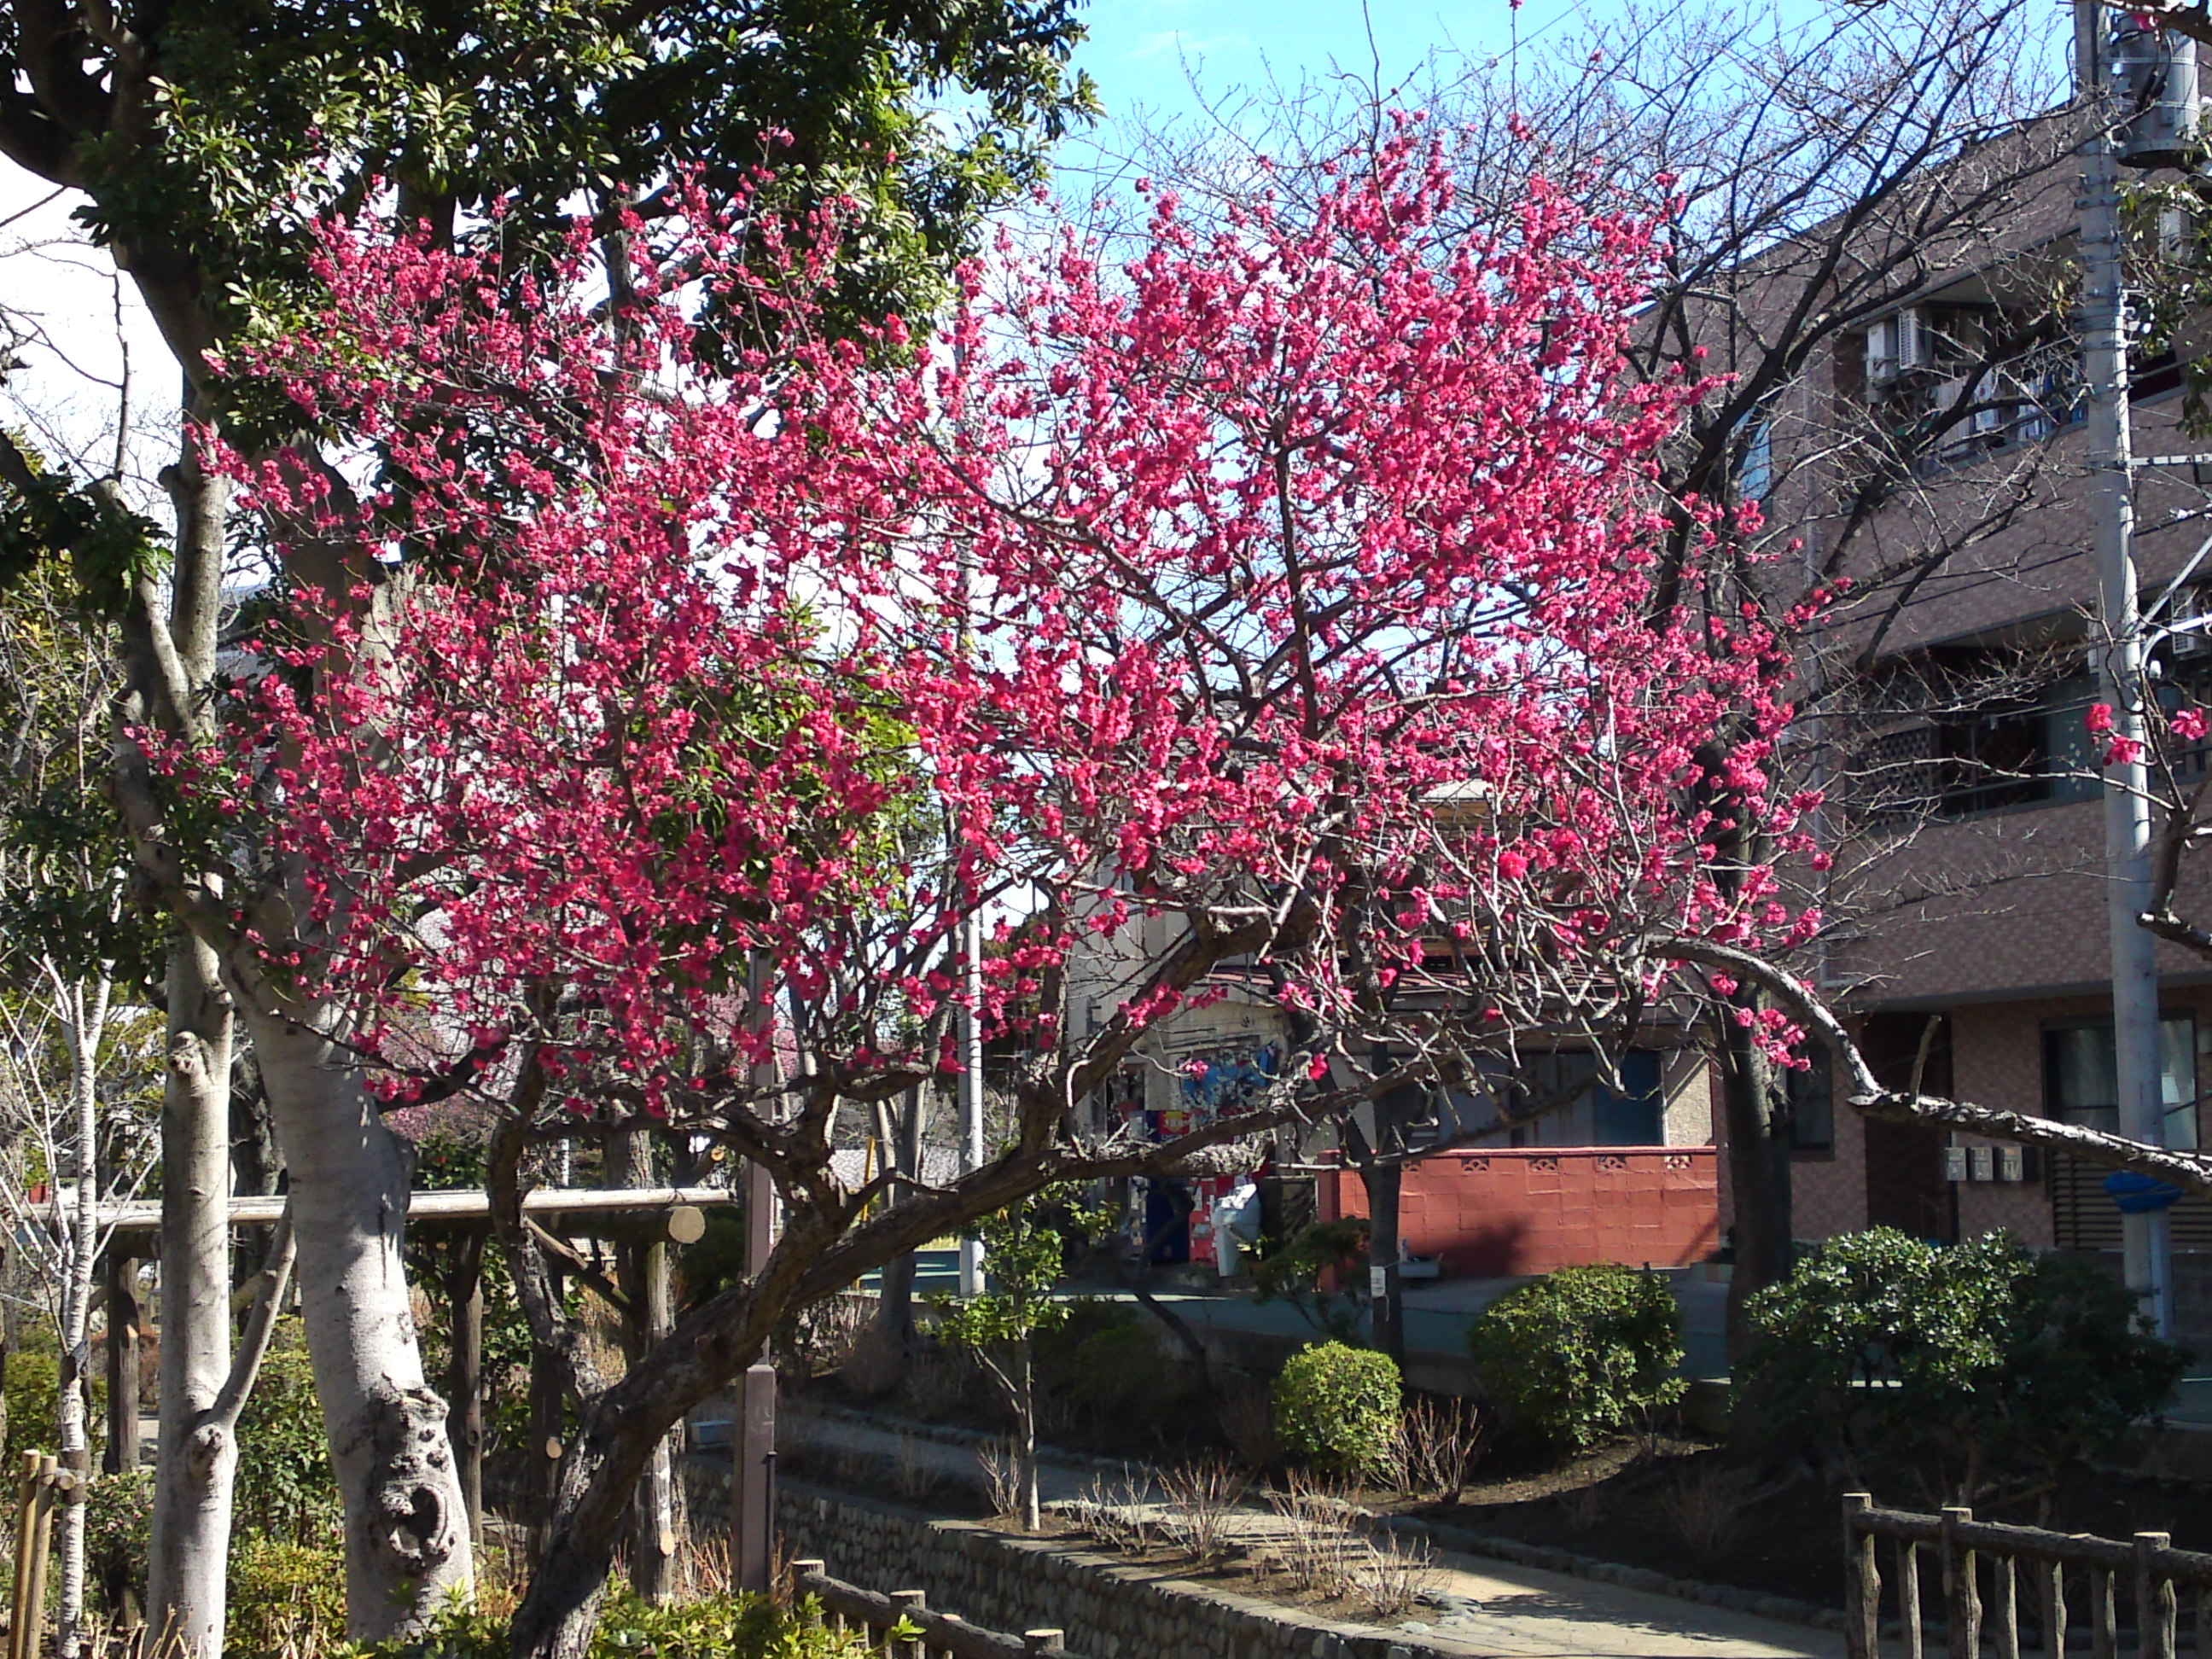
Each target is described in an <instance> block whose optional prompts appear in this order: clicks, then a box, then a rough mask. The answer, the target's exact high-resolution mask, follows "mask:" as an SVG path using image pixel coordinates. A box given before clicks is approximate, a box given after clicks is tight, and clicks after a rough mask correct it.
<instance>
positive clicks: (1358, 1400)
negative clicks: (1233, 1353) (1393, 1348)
mask: <svg viewBox="0 0 2212 1659" xmlns="http://www.w3.org/2000/svg"><path fill="white" fill-rule="evenodd" d="M1398 1397H1399V1384H1398V1367H1397V1364H1396V1363H1395V1361H1393V1360H1392V1359H1391V1358H1390V1356H1389V1355H1388V1354H1383V1353H1375V1352H1370V1350H1368V1349H1364V1348H1347V1347H1346V1346H1345V1345H1344V1344H1343V1343H1341V1342H1316V1343H1315V1344H1313V1345H1312V1346H1310V1347H1307V1348H1304V1349H1302V1350H1300V1351H1299V1352H1297V1353H1295V1354H1292V1355H1291V1358H1290V1361H1289V1363H1288V1364H1285V1366H1284V1367H1283V1373H1282V1375H1281V1376H1279V1377H1277V1378H1276V1379H1275V1390H1274V1406H1275V1436H1276V1438H1278V1439H1279V1440H1280V1441H1281V1442H1282V1444H1283V1449H1284V1450H1285V1451H1286V1452H1288V1453H1289V1454H1290V1455H1291V1456H1293V1457H1296V1458H1298V1459H1300V1460H1302V1461H1303V1462H1307V1463H1310V1464H1311V1465H1312V1466H1313V1467H1314V1468H1316V1469H1319V1470H1320V1471H1321V1472H1322V1474H1336V1475H1347V1476H1350V1475H1360V1474H1369V1473H1370V1472H1373V1471H1376V1470H1380V1469H1383V1468H1387V1467H1388V1466H1389V1462H1390V1457H1391V1453H1392V1451H1393V1449H1395V1446H1396V1445H1397V1440H1398Z"/></svg>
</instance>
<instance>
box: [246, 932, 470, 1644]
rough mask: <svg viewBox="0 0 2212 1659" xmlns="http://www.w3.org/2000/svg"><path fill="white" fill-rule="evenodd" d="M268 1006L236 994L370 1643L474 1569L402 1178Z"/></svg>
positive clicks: (357, 1090)
mask: <svg viewBox="0 0 2212 1659" xmlns="http://www.w3.org/2000/svg"><path fill="white" fill-rule="evenodd" d="M241 977H244V975H241ZM269 1000H273V999H263V1000H261V1001H260V1002H256V1001H252V1000H246V998H245V997H244V996H243V995H242V996H241V1001H242V1002H244V1003H245V1015H244V1017H245V1019H246V1025H247V1029H248V1030H250V1031H251V1032H252V1036H253V1046H254V1053H255V1055H256V1058H257V1060H258V1063H259V1065H260V1069H261V1079H262V1085H263V1086H264V1089H266V1091H268V1098H269V1104H270V1113H271V1115H272V1116H273V1118H274V1119H275V1121H276V1136H277V1140H278V1142H279V1144H280V1146H282V1148H283V1154H284V1162H285V1166H286V1168H287V1169H288V1170H289V1172H290V1176H291V1189H290V1190H291V1197H292V1213H293V1225H294V1228H295V1232H296V1234H297V1237H298V1247H299V1273H300V1299H301V1310H302V1311H303V1313H304V1314H305V1316H306V1324H307V1352H308V1357H309V1358H310V1359H311V1360H312V1361H313V1366H314V1372H315V1394H316V1396H317V1398H318V1399H319V1401H320V1402H321V1404H322V1409H323V1426H324V1429H325V1432H326V1433H327V1434H328V1436H329V1437H330V1444H331V1467H332V1469H333V1470H334V1472H335V1473H336V1475H337V1482H338V1494H339V1498H340V1499H341V1501H342V1502H343V1505H344V1511H345V1555H346V1627H347V1631H348V1633H349V1635H350V1636H352V1638H354V1639H355V1640H356V1641H380V1640H383V1639H384V1638H387V1637H392V1636H397V1635H400V1634H402V1633H404V1632H409V1631H411V1630H414V1629H416V1628H417V1627H419V1626H420V1625H421V1624H422V1621H423V1620H426V1619H428V1617H429V1616H430V1615H431V1614H432V1613H435V1611H436V1610H437V1608H438V1607H439V1605H440V1604H441V1602H442V1601H444V1600H445V1599H446V1596H447V1592H448V1591H450V1590H453V1589H467V1588H468V1587H469V1585H470V1583H471V1580H472V1577H473V1567H474V1558H473V1554H472V1553H471V1549H470V1546H469V1528H468V1511H467V1506H466V1504H465V1502H464V1500H463V1498H462V1495H461V1486H460V1477H459V1471H458V1469H457V1468H456V1467H455V1463H454V1458H453V1448H452V1446H451V1444H450V1443H449V1442H448V1441H447V1436H446V1406H445V1402H444V1401H441V1400H440V1399H439V1398H438V1396H437V1395H436V1394H435V1393H434V1392H433V1391H432V1390H431V1389H430V1387H429V1385H428V1383H427V1382H426V1381H425V1379H424V1377H423V1373H422V1351H421V1349H420V1348H419V1347H418V1346H417V1345H416V1338H415V1320H414V1316H413V1314H412V1312H411V1311H410V1309H409V1307H408V1300H407V1275H406V1272H405V1268H404V1264H403V1262H402V1261H401V1257H400V1246H401V1242H402V1237H403V1234H404V1229H405V1226H406V1218H407V1199H408V1188H409V1182H410V1176H411V1171H410V1168H409V1159H408V1158H407V1156H406V1154H405V1150H404V1147H403V1146H402V1145H401V1143H400V1141H399V1139H398V1137H397V1136H396V1135H394V1134H393V1133H392V1132H391V1130H390V1129H388V1128H386V1127H385V1125H384V1123H383V1121H382V1120H381V1119H380V1117H379V1116H378V1115H377V1113H376V1110H375V1108H374V1103H373V1102H371V1100H370V1099H369V1097H368V1094H367V1093H366V1091H363V1089H362V1086H361V1084H360V1080H359V1076H358V1073H357V1070H356V1067H355V1066H354V1065H353V1063H352V1062H351V1061H350V1060H349V1059H348V1058H347V1057H346V1056H344V1055H343V1054H340V1053H339V1052H338V1051H337V1048H335V1046H334V1045H333V1044H332V1043H331V1042H330V1041H329V1040H328V1039H327V1038H325V1036H322V1035H321V1033H319V1031H318V1030H315V1029H314V1023H313V1015H312V1014H310V1013H308V1012H305V1011H302V1012H301V1014H299V1015H298V1016H297V1017H293V1018H288V1017H287V1015H286V1013H285V1012H284V1011H283V1010H279V1009H276V1008H272V1007H270V1006H265V1003H266V1002H267V1001H269Z"/></svg>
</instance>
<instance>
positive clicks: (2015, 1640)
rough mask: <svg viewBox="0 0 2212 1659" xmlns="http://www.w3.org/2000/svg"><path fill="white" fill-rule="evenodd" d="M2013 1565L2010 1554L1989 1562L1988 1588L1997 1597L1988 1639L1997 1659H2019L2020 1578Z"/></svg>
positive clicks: (1993, 1606)
mask: <svg viewBox="0 0 2212 1659" xmlns="http://www.w3.org/2000/svg"><path fill="white" fill-rule="evenodd" d="M2015 1565H2016V1564H2015V1561H2014V1560H2013V1558H2012V1557H2011V1556H2009V1555H2000V1556H1994V1557H1992V1558H1991V1559H1990V1590H1991V1591H1992V1592H1993V1593H1994V1594H1995V1596H1996V1600H1995V1601H1994V1603H1993V1604H1992V1607H1991V1617H1990V1642H1991V1643H1992V1644H1995V1646H1996V1650H1997V1659H2020V1578H2019V1574H2018V1573H2017V1572H2016V1571H2015Z"/></svg>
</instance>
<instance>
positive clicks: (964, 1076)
mask: <svg viewBox="0 0 2212 1659" xmlns="http://www.w3.org/2000/svg"><path fill="white" fill-rule="evenodd" d="M960 955H961V958H962V961H961V973H962V976H963V979H965V981H967V987H966V989H967V998H968V1006H967V1009H966V1011H965V1012H963V1014H962V1016H961V1020H960V1169H961V1172H962V1173H963V1174H965V1173H966V1172H967V1171H969V1170H980V1169H981V1168H982V1167H983V917H982V915H981V912H977V913H975V914H973V915H969V916H968V917H967V918H966V919H965V920H964V921H962V922H961V924H960ZM982 1293H983V1241H982V1240H981V1239H980V1238H978V1237H975V1235H974V1234H972V1233H971V1234H969V1236H968V1237H964V1238H963V1239H962V1240H961V1241H960V1294H961V1295H963V1296H981V1295H982Z"/></svg>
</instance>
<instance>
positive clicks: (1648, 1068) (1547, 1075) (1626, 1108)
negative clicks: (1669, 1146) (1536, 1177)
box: [1513, 1048, 1666, 1146]
mask: <svg viewBox="0 0 2212 1659" xmlns="http://www.w3.org/2000/svg"><path fill="white" fill-rule="evenodd" d="M1620 1085H1621V1086H1620V1088H1619V1089H1618V1090H1614V1089H1611V1088H1608V1087H1607V1086H1606V1085H1603V1084H1601V1083H1600V1082H1599V1081H1598V1080H1597V1056H1595V1054H1586V1053H1583V1052H1581V1051H1579V1050H1563V1051H1561V1052H1559V1053H1557V1054H1540V1055H1538V1056H1536V1057H1535V1058H1534V1060H1533V1061H1532V1062H1531V1063H1530V1064H1529V1066H1528V1068H1527V1081H1526V1082H1525V1083H1524V1084H1523V1085H1522V1089H1521V1091H1520V1099H1519V1100H1518V1101H1517V1102H1516V1107H1515V1109H1516V1111H1528V1110H1529V1109H1532V1108H1534V1107H1535V1106H1537V1105H1539V1104H1541V1103H1543V1102H1545V1101H1547V1100H1554V1099H1557V1098H1558V1097H1559V1096H1560V1095H1562V1094H1565V1093H1567V1092H1568V1091H1574V1093H1573V1097H1572V1098H1571V1100H1570V1101H1569V1102H1568V1103H1566V1104H1565V1105H1564V1106H1561V1107H1559V1109H1556V1110H1554V1111H1552V1112H1548V1113H1547V1114H1546V1115H1544V1116H1542V1117H1540V1118H1538V1119H1537V1120H1536V1121H1534V1123H1526V1124H1523V1125H1522V1126H1521V1127H1519V1128H1517V1129H1516V1130H1515V1131H1514V1132H1513V1144H1514V1145H1515V1146H1662V1145H1664V1144H1665V1141H1666V1127H1665V1109H1664V1107H1663V1104H1662V1100H1661V1097H1660V1088H1659V1056H1658V1055H1657V1054H1656V1053H1654V1052H1652V1051H1651V1050H1650V1049H1646V1048H1632V1049H1631V1050H1630V1051H1629V1052H1628V1053H1627V1054H1625V1055H1623V1056H1622V1057H1621V1061H1620Z"/></svg>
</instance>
